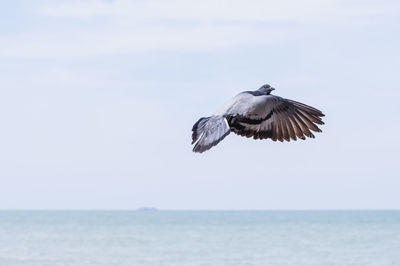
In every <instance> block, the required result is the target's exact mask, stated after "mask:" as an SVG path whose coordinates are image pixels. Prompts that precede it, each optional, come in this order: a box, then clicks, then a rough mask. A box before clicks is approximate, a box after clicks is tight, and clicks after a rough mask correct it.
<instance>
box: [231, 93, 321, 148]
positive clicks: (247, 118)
mask: <svg viewBox="0 0 400 266" xmlns="http://www.w3.org/2000/svg"><path fill="white" fill-rule="evenodd" d="M245 100H246V101H247V102H246V103H247V105H246V104H245V103H244V102H241V103H240V104H237V105H236V106H240V109H238V108H237V109H238V110H236V109H235V108H230V109H229V111H230V112H231V113H228V114H227V116H228V118H229V119H228V123H229V126H230V129H231V131H233V132H234V133H236V134H238V135H241V136H246V137H253V138H254V139H266V138H270V139H272V140H273V141H277V140H279V141H281V142H283V141H284V140H286V141H290V139H293V140H297V138H300V139H305V137H306V136H307V137H309V138H314V137H315V136H314V135H313V133H312V132H311V131H310V130H312V131H315V132H321V130H320V129H319V128H318V126H317V125H316V124H318V125H323V124H324V122H323V121H322V119H321V117H323V116H324V114H323V113H322V112H321V111H319V110H318V109H316V108H314V107H311V106H308V105H306V104H303V103H299V102H296V101H292V100H288V99H284V98H281V97H278V96H275V95H262V96H252V97H247V98H245Z"/></svg>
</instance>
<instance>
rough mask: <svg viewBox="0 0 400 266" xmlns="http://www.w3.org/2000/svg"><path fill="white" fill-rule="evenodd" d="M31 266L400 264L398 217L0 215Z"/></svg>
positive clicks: (10, 244)
mask: <svg viewBox="0 0 400 266" xmlns="http://www.w3.org/2000/svg"><path fill="white" fill-rule="evenodd" d="M28 265H29V266H58V265H60V266H61V265H63V266H87V265H104V266H113V265H118V266H135V265H138V266H140V265H217V266H218V265H268V266H284V265H285V266H288V265H296V266H313V265H324V266H334V265H335V266H346V265H359V266H389V265H390V266H399V265H400V211H1V212H0V266H28Z"/></svg>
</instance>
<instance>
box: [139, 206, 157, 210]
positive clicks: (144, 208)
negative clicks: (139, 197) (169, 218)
mask: <svg viewBox="0 0 400 266" xmlns="http://www.w3.org/2000/svg"><path fill="white" fill-rule="evenodd" d="M137 210H138V211H158V209H157V208H154V207H142V208H139V209H137Z"/></svg>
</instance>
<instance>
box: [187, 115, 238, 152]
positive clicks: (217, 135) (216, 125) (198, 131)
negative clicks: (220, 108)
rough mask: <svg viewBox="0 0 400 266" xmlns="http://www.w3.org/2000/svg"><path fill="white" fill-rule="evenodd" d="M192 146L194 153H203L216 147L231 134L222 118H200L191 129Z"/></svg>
mask: <svg viewBox="0 0 400 266" xmlns="http://www.w3.org/2000/svg"><path fill="white" fill-rule="evenodd" d="M192 131H193V133H192V144H195V145H194V148H193V151H194V152H199V153H202V152H205V151H206V150H209V149H210V148H211V147H213V146H215V145H217V144H218V143H219V142H220V141H221V140H223V139H224V138H225V137H226V136H228V135H229V133H230V132H231V131H230V129H229V126H228V123H227V122H226V119H225V117H223V116H210V117H202V118H200V119H199V120H198V121H197V122H196V123H195V124H194V125H193V128H192Z"/></svg>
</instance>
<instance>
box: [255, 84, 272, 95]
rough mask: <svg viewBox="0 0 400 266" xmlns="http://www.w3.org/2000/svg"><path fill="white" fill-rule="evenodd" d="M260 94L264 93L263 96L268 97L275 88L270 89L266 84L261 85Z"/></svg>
mask: <svg viewBox="0 0 400 266" xmlns="http://www.w3.org/2000/svg"><path fill="white" fill-rule="evenodd" d="M258 90H259V91H261V92H262V93H265V95H269V94H270V93H271V92H272V91H273V90H275V88H273V87H271V86H270V85H268V84H265V85H262V86H261V87H260V88H259V89H258Z"/></svg>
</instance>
